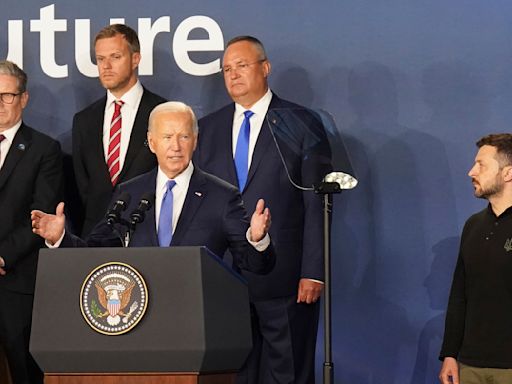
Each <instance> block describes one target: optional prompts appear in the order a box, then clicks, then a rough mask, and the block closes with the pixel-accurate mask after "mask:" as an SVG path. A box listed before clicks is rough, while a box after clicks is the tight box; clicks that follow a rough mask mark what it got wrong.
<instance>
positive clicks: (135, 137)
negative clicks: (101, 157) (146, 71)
mask: <svg viewBox="0 0 512 384" xmlns="http://www.w3.org/2000/svg"><path fill="white" fill-rule="evenodd" d="M147 97H148V96H147V91H146V90H145V89H144V93H143V94H142V98H141V100H140V104H139V108H138V109H137V114H136V115H135V121H134V122H133V128H132V133H131V135H130V142H129V144H128V150H127V151H126V157H125V159H124V165H123V169H122V170H121V174H120V175H119V180H120V181H121V182H122V181H124V176H125V174H126V172H128V169H130V167H131V165H132V163H133V161H134V160H135V158H136V157H137V154H138V153H139V151H140V149H141V147H142V146H143V145H147V139H146V138H147V127H148V121H147V119H146V118H144V116H149V113H150V112H151V111H150V109H151V108H150V106H149V105H148V102H147Z"/></svg>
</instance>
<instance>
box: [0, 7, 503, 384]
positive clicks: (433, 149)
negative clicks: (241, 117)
mask: <svg viewBox="0 0 512 384" xmlns="http://www.w3.org/2000/svg"><path fill="white" fill-rule="evenodd" d="M198 16H202V17H198ZM111 18H124V19H125V22H126V23H127V24H129V25H131V26H133V27H134V28H135V29H137V30H139V34H141V31H142V30H144V31H145V41H146V43H145V49H146V50H145V52H144V58H143V60H145V61H146V63H145V64H144V65H145V67H144V70H143V71H142V70H141V72H144V73H143V74H142V75H141V80H142V82H143V83H144V84H145V85H146V86H147V87H148V88H150V89H152V90H154V91H155V92H157V93H159V94H161V95H162V96H165V97H167V98H170V99H178V100H183V101H184V102H186V103H188V104H190V105H192V106H193V107H194V108H195V110H196V112H197V114H198V115H199V116H203V115H204V114H207V113H209V112H211V111H213V110H215V109H216V108H218V107H220V106H222V105H223V104H225V103H226V102H227V101H228V98H227V96H226V93H225V91H224V87H223V80H222V77H221V75H220V74H219V73H214V74H208V72H210V73H211V72H212V68H213V69H218V65H219V64H218V61H216V60H217V59H218V58H220V57H221V55H222V52H221V51H219V47H218V46H219V44H220V46H221V47H222V43H223V42H224V41H227V40H229V39H230V38H231V37H233V36H235V35H238V34H252V35H255V36H257V37H259V38H260V39H261V40H262V41H263V42H264V44H265V45H266V47H267V50H268V55H269V57H270V60H271V62H272V64H273V73H272V75H271V78H270V82H271V86H272V88H273V90H274V91H275V92H276V93H277V94H279V95H280V96H281V97H284V98H289V99H291V100H294V101H296V102H299V103H301V104H304V105H306V106H309V107H315V108H322V109H325V110H327V111H329V112H330V113H332V115H333V116H334V118H335V120H336V123H337V126H338V129H339V131H340V132H341V134H342V136H343V138H344V140H345V143H346V145H347V147H348V151H349V153H350V155H351V158H352V162H353V166H354V168H355V171H356V172H357V176H358V178H359V180H360V184H359V186H358V187H357V189H355V190H353V191H351V192H347V193H345V194H343V195H341V196H337V197H336V199H335V200H336V201H335V203H336V206H335V212H334V215H335V217H334V220H333V258H334V261H333V263H334V265H333V267H334V272H333V279H334V287H333V302H334V308H333V311H334V315H333V316H334V317H333V326H334V336H333V337H334V363H335V369H336V382H337V383H352V384H358V383H378V384H386V383H400V384H403V383H414V384H416V383H418V384H419V383H432V382H435V381H436V376H437V372H438V370H439V362H438V361H437V354H438V351H439V346H440V342H441V337H442V332H443V323H444V310H445V306H446V301H447V295H448V291H449V285H450V281H451V274H452V270H453V267H454V263H455V260H456V256H457V248H458V241H459V234H460V231H461V228H462V225H463V223H464V221H465V219H466V218H467V217H468V216H469V215H470V214H471V213H472V212H474V211H476V210H479V209H480V208H482V207H483V205H484V203H485V202H483V201H478V200H476V199H475V198H474V197H473V192H472V187H471V184H470V182H469V178H468V177H467V175H466V173H467V171H468V169H469V168H470V166H471V164H472V161H473V157H474V154H475V149H476V147H475V145H474V142H475V141H476V140H477V139H478V138H479V137H480V136H482V135H484V134H486V133H489V132H502V131H508V128H509V124H510V121H511V120H512V108H510V107H509V106H510V104H511V102H512V87H511V80H512V66H511V65H510V62H511V52H512V49H511V39H510V37H511V36H512V34H511V31H510V29H511V27H510V26H511V25H512V24H511V23H510V20H512V3H510V2H509V1H506V0H502V1H499V0H487V1H475V0H454V1H448V2H447V1H440V0H430V1H410V0H409V1H407V0H390V1H385V2H384V1H370V0H362V1H343V0H331V1H328V0H325V1H321V2H311V1H307V0H295V1H293V2H290V1H286V2H285V1H277V2H276V1H270V0H260V1H259V2H246V1H239V2H236V3H234V2H230V1H227V0H218V1H215V2H208V1H204V0H203V1H200V0H188V1H186V2H170V1H162V0H147V1H144V2H141V1H135V0H125V1H119V2H99V1H88V2H85V1H78V0H67V1H60V2H48V1H38V0H31V1H30V2H27V1H13V0H2V12H1V15H0V57H2V58H5V57H7V56H9V58H11V59H13V60H16V61H18V62H22V65H23V67H24V69H25V70H26V71H27V72H28V74H29V77H30V83H29V91H30V95H31V99H30V104H29V108H28V110H27V112H26V114H25V120H26V122H27V123H28V124H30V125H32V126H34V127H36V128H39V129H40V130H43V131H46V132H48V133H49V134H50V135H52V136H54V137H58V138H59V139H60V140H61V142H62V143H63V145H64V148H65V149H66V150H68V151H69V149H70V129H71V121H72V115H73V114H74V113H75V112H76V111H78V110H80V109H82V108H83V107H85V106H86V105H88V104H89V103H90V102H92V101H93V100H95V99H96V98H98V97H99V96H100V95H102V94H103V92H104V91H103V90H102V88H101V87H100V86H99V84H98V81H97V79H96V78H94V77H90V76H91V70H92V73H94V67H91V65H92V64H90V58H88V57H87V52H89V49H90V48H89V47H90V44H91V43H90V39H91V36H94V34H95V33H96V32H97V31H98V30H99V29H100V28H101V27H103V26H104V25H106V24H108V23H110V19H111ZM157 20H158V22H157ZM153 23H154V25H153ZM151 25H153V26H154V29H153V31H156V30H160V31H167V30H168V32H160V33H158V34H156V35H155V37H154V41H153V44H151V41H152V39H151V38H150V37H151V33H149V32H148V31H149V30H150V29H149V27H148V26H151ZM87 28H89V29H87ZM89 30H90V33H89V34H87V32H88V31H89ZM75 32H77V33H76V35H77V36H76V37H75ZM178 32H179V33H178ZM189 32H190V33H189ZM187 36H188V39H190V40H192V42H190V43H187V42H186V41H185V40H186V39H187ZM219 36H220V37H219ZM194 40H195V41H194ZM197 40H209V41H208V42H207V43H205V44H203V45H201V42H200V41H199V42H198V41H197ZM198 45H199V46H198ZM187 47H188V48H187ZM194 47H195V49H202V50H203V51H197V52H188V53H187V52H186V49H191V48H194ZM75 53H76V55H75ZM75 56H77V57H78V59H77V58H75ZM151 59H152V62H151ZM88 60H89V61H88ZM150 64H152V65H150ZM194 64H199V65H196V66H194ZM201 64H204V65H201ZM65 65H67V67H64V66H65ZM201 72H202V73H201ZM2 225H5V223H2ZM321 352H322V349H321V344H319V356H318V363H319V364H321V360H322V354H321ZM318 373H319V374H320V373H321V370H320V369H319V370H318Z"/></svg>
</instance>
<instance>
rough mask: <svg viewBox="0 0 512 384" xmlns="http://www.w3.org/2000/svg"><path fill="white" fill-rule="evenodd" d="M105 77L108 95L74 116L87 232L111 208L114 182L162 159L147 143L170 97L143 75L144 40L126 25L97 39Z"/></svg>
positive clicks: (105, 30) (75, 160)
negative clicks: (156, 111) (151, 122)
mask: <svg viewBox="0 0 512 384" xmlns="http://www.w3.org/2000/svg"><path fill="white" fill-rule="evenodd" d="M95 53H96V61H97V65H98V72H99V79H100V82H101V84H102V85H103V86H104V87H105V88H106V89H107V95H106V96H104V97H102V98H101V99H99V100H97V101H95V102H94V103H93V104H91V105H90V106H88V107H87V108H85V109H84V110H82V111H80V112H78V113H77V114H76V115H75V117H74V119H73V167H74V171H75V177H76V182H77V187H78V191H79V194H80V198H81V201H82V204H83V206H84V210H85V214H84V216H85V217H84V223H83V230H82V234H83V235H87V234H89V232H90V231H91V229H92V228H93V227H94V225H95V224H96V223H98V222H99V221H100V220H101V219H102V217H103V214H104V213H105V212H106V210H107V206H108V203H109V202H110V199H111V197H112V193H113V190H114V187H115V186H116V185H117V184H118V183H120V182H123V181H126V180H128V179H131V178H132V177H135V176H137V175H140V174H142V173H145V172H148V171H149V170H150V169H153V168H154V167H155V166H156V158H155V156H154V155H153V154H152V153H151V151H150V150H149V148H148V146H147V141H146V131H147V122H148V117H149V113H150V112H151V110H152V109H153V108H154V107H155V106H156V105H158V104H161V103H163V102H164V101H165V99H163V98H162V97H160V96H158V95H155V94H154V93H151V92H150V91H148V90H147V89H145V88H144V87H143V86H142V85H141V83H140V82H139V80H138V77H137V73H136V71H137V67H138V65H139V62H140V58H141V56H140V45H139V39H138V37H137V34H136V32H135V31H134V30H133V29H131V28H130V27H128V26H126V25H122V24H114V25H109V26H107V27H105V28H103V29H102V30H101V31H100V32H99V33H98V34H97V35H96V39H95Z"/></svg>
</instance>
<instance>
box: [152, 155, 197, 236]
mask: <svg viewBox="0 0 512 384" xmlns="http://www.w3.org/2000/svg"><path fill="white" fill-rule="evenodd" d="M193 172H194V166H193V165H192V162H190V163H189V164H188V167H187V168H186V169H185V170H184V171H183V172H181V173H180V174H179V175H178V176H176V177H175V178H174V179H173V180H174V181H175V182H176V185H175V186H174V188H173V189H172V198H173V200H172V210H173V212H172V233H174V230H175V229H176V224H177V223H178V220H179V218H180V215H181V210H182V209H183V204H184V203H185V197H186V196H187V191H188V186H189V184H190V178H191V177H192V173H193ZM168 180H169V178H168V177H167V176H166V175H165V173H164V172H163V171H162V170H161V169H160V167H158V173H157V175H156V191H155V225H156V227H155V228H156V231H157V233H158V220H160V209H161V208H162V200H163V198H164V194H165V191H166V190H167V181H168Z"/></svg>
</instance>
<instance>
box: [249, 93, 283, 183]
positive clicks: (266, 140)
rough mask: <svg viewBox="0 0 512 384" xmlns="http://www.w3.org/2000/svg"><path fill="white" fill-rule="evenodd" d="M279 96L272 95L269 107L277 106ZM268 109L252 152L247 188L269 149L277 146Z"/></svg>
mask: <svg viewBox="0 0 512 384" xmlns="http://www.w3.org/2000/svg"><path fill="white" fill-rule="evenodd" d="M278 102H279V98H278V97H277V96H276V95H272V100H271V102H270V105H269V106H268V109H269V110H271V109H272V108H276V104H278ZM267 116H268V111H267V114H266V115H265V118H264V120H263V124H262V125H261V130H260V133H259V135H258V139H257V140H256V145H255V146H254V152H253V154H252V159H251V166H250V167H249V173H248V174H247V182H246V183H245V188H244V190H245V189H247V187H248V185H249V184H250V183H251V180H252V178H253V177H254V174H255V173H256V170H257V169H258V167H259V166H260V163H261V160H262V159H263V158H264V157H265V156H268V149H269V148H270V147H271V146H275V144H274V143H273V142H272V141H273V139H272V134H271V132H270V127H269V125H268V121H267Z"/></svg>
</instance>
